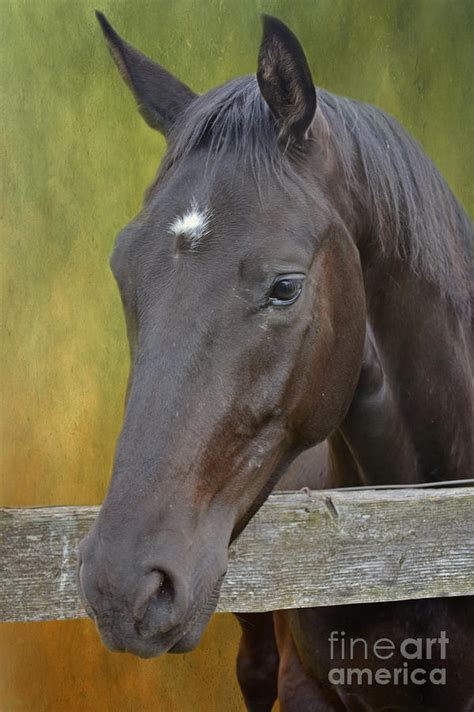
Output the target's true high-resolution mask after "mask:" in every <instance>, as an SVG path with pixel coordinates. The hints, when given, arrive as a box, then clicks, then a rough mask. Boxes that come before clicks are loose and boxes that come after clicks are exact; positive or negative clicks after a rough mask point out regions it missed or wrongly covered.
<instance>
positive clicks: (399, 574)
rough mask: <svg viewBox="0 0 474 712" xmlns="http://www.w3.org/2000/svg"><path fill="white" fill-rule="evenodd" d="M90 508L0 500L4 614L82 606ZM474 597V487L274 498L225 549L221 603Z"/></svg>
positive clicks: (46, 616) (237, 606)
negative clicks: (79, 559) (80, 580)
mask: <svg viewBox="0 0 474 712" xmlns="http://www.w3.org/2000/svg"><path fill="white" fill-rule="evenodd" d="M97 511H98V507H46V508H36V509H0V572H1V574H0V620H2V621H40V620H53V619H56V620H57V619H66V618H79V617H81V616H84V615H85V613H84V611H83V610H82V607H81V604H80V602H79V599H78V596H77V590H76V552H77V544H78V541H79V540H80V539H81V538H82V537H83V536H84V535H85V534H86V532H87V531H88V529H89V527H90V526H91V524H92V522H93V521H94V518H95V517H96V515H97ZM458 595H461V596H465V595H474V487H465V488H449V489H398V490H367V491H350V490H346V491H344V490H325V491H318V492H315V491H312V492H303V491H301V492H283V493H275V494H273V495H271V496H270V498H269V499H268V501H267V502H266V503H265V505H264V506H263V507H262V509H261V510H260V511H259V512H258V513H257V514H256V515H255V517H254V518H253V519H252V520H251V522H250V523H249V525H248V526H247V528H246V529H245V531H244V532H243V533H242V534H241V535H240V537H239V538H238V539H237V540H236V541H235V542H234V544H233V545H232V546H231V548H230V551H229V567H228V572H227V575H226V577H225V579H224V583H223V586H222V591H221V596H220V601H219V606H218V610H220V611H268V610H275V609H278V608H302V607H308V606H325V605H330V604H331V605H332V604H341V603H367V602H376V601H398V600H403V599H408V598H411V599H413V598H432V597H439V596H458Z"/></svg>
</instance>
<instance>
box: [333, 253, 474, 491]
mask: <svg viewBox="0 0 474 712" xmlns="http://www.w3.org/2000/svg"><path fill="white" fill-rule="evenodd" d="M363 269H364V265H363ZM364 272H365V275H364V276H365V283H366V291H367V301H368V332H367V339H366V347H365V355H364V365H363V368H362V372H361V376H360V380H359V384H358V386H357V389H356V393H355V396H354V399H353V402H352V405H351V407H350V410H349V412H348V414H347V417H346V418H345V420H344V422H343V423H342V425H341V427H340V429H339V431H338V432H337V434H335V436H333V437H332V438H331V461H332V469H333V472H334V475H333V476H334V479H335V481H336V482H337V484H338V485H343V484H346V485H347V484H349V483H350V484H354V481H355V480H357V481H358V482H359V483H367V484H385V483H394V482H400V483H409V482H420V481H421V482H423V481H432V480H444V479H457V478H466V477H470V476H471V475H472V471H473V466H474V463H473V392H472V368H471V363H470V350H471V344H470V343H469V340H470V338H471V337H470V330H469V324H468V323H466V321H463V319H462V317H460V316H458V315H457V314H456V313H455V310H454V309H453V308H452V306H451V305H450V304H449V303H448V302H447V301H446V300H445V299H444V298H443V297H442V296H441V295H440V294H439V293H438V292H437V290H436V289H435V288H434V287H432V286H430V285H429V284H427V283H426V282H425V281H424V280H422V279H419V278H415V277H414V275H413V274H412V273H408V272H404V270H403V266H402V267H401V268H400V269H399V270H398V272H396V275H395V276H394V277H389V278H388V279H387V278H386V276H384V275H382V272H381V273H380V274H376V273H374V272H373V271H372V269H371V271H370V273H369V271H368V269H365V270H364ZM392 275H393V272H392Z"/></svg>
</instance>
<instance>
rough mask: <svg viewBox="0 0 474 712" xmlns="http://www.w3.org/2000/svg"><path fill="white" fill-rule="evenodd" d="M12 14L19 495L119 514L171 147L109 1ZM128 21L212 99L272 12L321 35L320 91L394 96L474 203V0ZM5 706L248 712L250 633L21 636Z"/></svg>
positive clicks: (169, 9)
mask: <svg viewBox="0 0 474 712" xmlns="http://www.w3.org/2000/svg"><path fill="white" fill-rule="evenodd" d="M98 2H100V0H94V2H92V0H76V1H75V2H73V3H72V2H66V1H65V0H41V2H35V3H33V2H31V0H30V1H29V2H25V1H24V0H2V2H1V3H0V28H1V30H0V32H1V49H0V52H1V61H0V73H1V75H0V85H1V99H0V111H1V116H0V126H1V166H2V168H1V180H2V188H1V196H2V203H1V208H2V209H1V231H2V235H1V253H2V262H3V272H2V325H3V336H2V342H1V346H2V354H1V379H2V396H1V398H2V416H3V417H2V480H1V504H2V505H7V506H35V505H52V504H89V503H91V504H92V503H93V504H96V503H99V502H100V501H101V500H102V498H103V496H104V493H105V488H106V485H107V482H108V479H109V476H110V470H111V463H112V457H113V449H114V441H115V438H116V436H117V433H118V430H119V428H120V422H121V417H122V405H123V395H124V388H125V382H126V376H127V370H128V349H127V345H126V338H125V330H124V323H123V317H122V312H121V305H120V300H119V296H118V292H117V290H116V287H115V284H114V282H113V279H112V276H111V273H110V271H109V269H108V256H109V254H110V251H111V248H112V245H113V242H114V236H115V234H116V233H117V231H118V230H119V229H120V228H121V227H122V226H124V225H125V223H127V221H129V220H130V218H131V217H132V216H133V215H134V214H135V213H136V212H137V211H138V209H139V207H140V204H141V199H142V193H143V190H144V188H145V187H146V185H147V184H148V183H149V182H150V181H151V179H152V178H153V176H154V174H155V171H156V168H157V165H158V162H159V160H160V157H161V155H162V153H163V149H164V141H163V139H162V138H161V136H159V135H158V134H156V133H154V132H153V131H152V130H151V129H149V128H148V127H147V126H146V125H145V124H144V123H143V121H142V120H141V118H140V116H139V115H138V113H137V112H136V110H135V106H134V101H133V99H132V97H131V95H130V94H129V93H128V91H127V89H126V87H125V85H123V83H122V81H121V79H120V78H119V75H118V73H117V71H116V69H115V67H114V66H113V63H112V60H111V59H110V57H109V55H108V52H107V50H106V47H105V44H104V41H103V39H102V36H101V33H100V31H99V28H98V25H97V23H96V21H95V18H94V13H93V10H94V8H95V7H96V6H97V3H98ZM99 9H101V10H103V11H104V12H105V13H106V14H107V16H108V18H109V20H110V21H111V22H112V23H113V24H114V25H115V27H116V28H117V30H118V31H119V32H120V33H121V34H122V35H123V36H125V37H126V38H127V39H128V40H129V41H130V42H132V43H133V44H135V45H136V46H139V47H140V48H141V49H142V50H143V51H144V52H146V53H147V54H149V55H151V56H152V57H153V58H155V59H157V60H158V61H160V62H162V63H163V64H164V65H165V66H166V67H167V68H168V69H170V70H171V71H173V72H175V73H177V74H179V76H180V77H182V78H183V79H184V80H185V81H186V82H187V83H188V84H190V85H191V86H192V87H193V88H194V89H196V90H197V91H205V90H206V89H208V88H210V87H212V86H214V85H216V84H218V83H221V82H224V81H225V80H227V79H229V78H231V77H234V76H237V75H240V74H244V73H249V72H253V71H255V66H256V56H257V51H258V44H259V38H260V21H259V14H260V13H261V12H267V13H270V14H274V15H277V16H279V17H280V18H281V19H283V20H284V21H286V22H287V23H288V24H289V25H290V26H291V27H292V28H293V30H294V31H295V32H296V33H297V35H298V36H299V38H300V39H301V41H302V43H303V45H304V47H305V49H306V52H307V56H308V59H309V61H310V64H311V67H312V70H313V76H314V79H315V82H316V83H317V84H319V85H320V86H323V87H325V88H327V89H329V90H331V91H334V92H336V93H340V94H344V95H348V96H352V97H356V98H359V99H362V100H364V101H368V102H372V103H375V104H377V105H379V106H381V107H383V108H384V109H386V110H388V111H389V112H391V113H393V114H394V115H395V116H396V117H398V118H399V119H400V120H401V122H402V123H403V124H404V125H405V126H406V127H407V128H408V129H409V130H410V131H411V132H412V133H413V134H414V135H415V136H416V137H417V138H418V139H419V140H420V141H421V142H422V144H423V145H424V147H425V149H426V151H427V152H428V154H429V155H430V156H431V157H432V158H433V159H434V160H435V161H436V163H437V165H438V166H439V168H440V169H441V172H442V173H443V174H444V176H445V177H446V178H447V180H448V182H449V183H450V184H451V186H452V188H453V189H454V192H455V193H456V194H457V196H458V197H459V198H460V199H461V200H462V201H463V203H464V205H465V207H466V208H467V209H468V210H472V207H473V204H474V195H473V188H472V168H473V150H474V149H473V146H474V141H473V140H472V139H473V136H472V126H473V125H474V115H473V114H474V102H473V88H474V84H473V81H472V67H473V66H474V49H473V47H474V42H473V27H474V4H473V3H472V1H471V0H357V1H356V0H291V1H290V0H286V1H285V0H273V1H272V0H268V1H261V2H258V1H257V0H226V1H224V0H174V1H173V2H171V1H170V0H168V1H166V2H165V1H164V0H153V1H152V0H135V1H134V2H129V1H128V2H127V1H125V0H111V1H110V2H105V0H103V1H102V2H100V4H99ZM0 634H1V647H0V654H1V661H0V669H1V673H0V708H1V710H2V712H13V711H15V712H16V711H18V712H20V711H21V712H40V711H43V710H54V711H56V710H68V711H76V710H77V711H79V710H81V711H87V712H89V711H90V712H92V710H94V711H95V710H114V712H125V711H128V710H130V711H135V710H143V712H148V711H150V712H151V711H152V710H153V711H155V710H158V711H159V712H172V711H174V710H176V711H179V712H213V711H215V712H218V711H219V712H222V711H225V712H227V711H233V710H242V709H243V705H242V702H241V698H240V694H239V691H238V689H237V685H236V682H235V679H234V670H233V669H234V658H235V651H236V645H237V640H238V627H237V625H236V623H235V622H234V620H233V618H232V617H231V616H223V615H220V616H215V617H214V619H213V621H212V623H211V626H210V627H209V629H208V631H207V632H206V635H205V637H204V640H203V643H202V644H201V646H200V647H199V649H198V650H197V651H196V652H194V653H192V654H189V655H187V656H166V657H165V658H162V659H160V660H155V661H141V660H138V659H134V658H132V657H131V656H123V655H122V656H117V655H113V654H111V653H109V652H107V651H106V650H105V649H104V648H103V647H102V646H101V645H100V643H99V641H98V638H97V636H96V634H95V631H94V628H93V626H92V624H91V623H90V622H89V621H85V620H84V621H73V622H64V623H58V622H52V623H41V624H21V625H5V624H4V625H3V626H2V627H1V629H0Z"/></svg>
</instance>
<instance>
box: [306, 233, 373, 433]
mask: <svg viewBox="0 0 474 712" xmlns="http://www.w3.org/2000/svg"><path fill="white" fill-rule="evenodd" d="M314 281H315V283H316V284H317V285H318V289H317V298H316V303H315V305H314V319H313V327H312V329H311V334H310V336H309V338H308V339H307V342H308V343H307V349H308V350H309V352H310V353H308V355H307V363H308V364H309V368H305V372H306V378H305V381H306V382H305V384H304V391H305V393H306V397H305V403H306V406H305V407H304V411H305V412H304V415H303V420H302V426H303V428H302V430H303V432H302V435H303V437H304V439H305V440H306V441H309V442H311V443H313V444H316V443H318V442H321V441H322V440H324V439H325V438H326V437H328V435H329V434H330V433H331V432H333V431H334V430H335V429H336V428H337V427H338V426H339V425H340V424H341V422H342V421H343V419H344V417H345V415H346V413H347V410H348V408H349V406H350V403H351V400H352V397H353V395H354V390H355V387H356V385H357V380H358V377H359V373H360V368H361V364H362V354H363V347H364V339H365V329H366V303H365V291H364V283H363V278H362V271H361V266H360V260H359V253H358V251H357V249H356V247H355V246H354V244H353V243H352V241H351V240H350V238H349V236H346V235H341V236H340V237H339V239H335V240H333V241H332V242H331V243H326V245H325V246H324V247H323V248H322V250H321V254H320V255H319V256H318V259H317V264H316V270H315V274H314ZM308 392H309V393H311V398H309V399H308V398H307V394H308Z"/></svg>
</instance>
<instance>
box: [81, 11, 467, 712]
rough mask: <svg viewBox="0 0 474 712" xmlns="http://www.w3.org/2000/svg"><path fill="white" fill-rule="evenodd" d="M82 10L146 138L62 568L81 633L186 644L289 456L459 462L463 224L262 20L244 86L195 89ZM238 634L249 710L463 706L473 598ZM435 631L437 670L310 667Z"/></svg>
mask: <svg viewBox="0 0 474 712" xmlns="http://www.w3.org/2000/svg"><path fill="white" fill-rule="evenodd" d="M98 17H99V21H100V23H101V26H102V29H103V31H104V34H105V37H106V39H107V42H108V44H109V47H110V50H111V53H112V55H113V57H114V59H115V61H116V63H117V65H118V67H119V69H120V72H121V74H122V76H123V78H124V79H125V81H126V82H127V84H128V85H129V87H130V88H131V90H132V91H133V93H134V95H135V97H136V99H137V102H138V104H139V108H140V111H141V112H142V114H143V115H144V117H145V119H146V120H147V121H148V123H149V124H150V125H151V126H153V127H154V128H156V129H158V130H160V131H162V132H163V133H164V134H165V136H166V137H167V141H168V150H167V153H166V156H165V158H164V160H163V163H162V166H161V169H160V171H159V174H158V176H157V178H156V180H155V182H154V183H153V185H152V186H151V187H150V188H149V189H148V191H147V193H146V197H145V202H144V206H143V209H142V211H141V212H140V214H139V215H138V217H137V218H136V219H135V220H134V221H133V222H132V223H131V224H130V225H129V226H128V227H126V228H125V229H124V230H123V231H122V233H121V234H120V236H119V238H118V240H117V243H116V246H115V249H114V253H113V256H112V260H111V264H112V269H113V272H114V274H115V277H116V279H117V282H118V285H119V288H120V293H121V297H122V301H123V305H124V310H125V314H126V320H127V328H128V337H129V341H130V349H131V359H132V367H131V373H130V380H129V385H128V393H127V404H126V412H125V419H124V425H123V430H122V433H121V435H120V438H119V442H118V445H117V451H116V458H115V464H114V472H113V477H112V481H111V484H110V488H109V491H108V494H107V497H106V499H105V502H104V504H103V506H102V509H101V511H100V514H99V517H98V519H97V521H96V523H95V525H94V527H93V529H92V531H91V532H90V534H89V535H88V536H87V538H86V539H85V540H84V541H83V542H82V545H81V565H80V585H81V593H82V597H83V600H84V602H85V605H86V607H87V609H88V611H89V613H90V615H91V616H92V617H93V618H94V620H95V621H96V623H97V626H98V629H99V631H100V634H101V636H102V639H103V641H104V643H105V644H106V645H107V646H109V647H110V648H111V649H113V650H122V651H129V652H133V653H135V654H137V655H140V656H143V657H150V656H155V655H160V654H161V653H164V652H183V651H187V650H191V649H192V648H193V647H194V646H195V645H196V644H197V643H198V641H199V639H200V636H201V634H202V631H203V629H204V627H205V626H206V624H207V622H208V620H209V617H210V616H211V614H212V612H213V610H214V609H215V606H216V602H217V599H218V596H219V587H220V584H221V581H222V578H223V576H224V575H225V572H226V566H227V550H228V546H229V543H230V542H231V541H232V540H233V539H234V538H235V537H236V536H237V535H238V533H239V532H240V531H241V530H242V529H243V527H245V525H246V524H247V522H248V521H249V519H250V518H251V517H252V515H253V514H254V513H255V511H256V510H257V509H258V508H259V507H260V505H261V504H262V503H263V502H264V501H265V499H266V497H267V496H268V494H269V492H270V491H271V490H272V489H273V488H274V487H275V485H276V483H277V482H278V480H279V479H280V478H282V477H283V476H284V473H285V472H288V468H289V467H290V465H291V463H294V464H293V466H292V467H293V469H292V470H291V471H290V475H286V476H287V477H290V479H292V482H293V484H294V483H295V482H297V481H298V484H299V485H301V484H310V485H312V486H321V487H328V486H330V487H334V486H338V487H341V486H342V487H344V486H350V485H357V484H371V485H376V484H381V483H416V482H424V481H432V480H437V479H438V480H439V479H457V478H466V477H468V476H470V474H471V473H472V466H473V462H472V458H473V432H472V427H473V425H472V422H473V419H472V415H473V392H472V361H471V354H472V332H471V308H472V307H471V280H470V273H469V240H470V238H471V235H472V228H471V224H470V222H469V220H468V218H467V216H466V215H465V213H464V212H463V210H462V208H461V207H460V205H459V203H458V202H457V201H456V199H455V198H454V196H453V195H452V193H451V192H450V190H449V188H448V187H447V185H446V184H445V182H444V181H443V179H442V177H441V176H440V174H439V173H438V171H437V170H436V168H435V167H434V165H433V164H432V163H431V161H430V160H429V159H428V158H427V157H426V155H425V154H424V153H423V151H422V150H421V148H420V147H419V146H418V145H417V143H416V142H415V141H414V140H413V139H412V138H411V137H410V136H409V135H407V134H406V132H405V131H404V130H403V129H402V128H401V127H400V126H399V125H398V124H397V122H396V121H395V120H394V119H393V118H391V117H390V116H387V115H386V114H385V113H384V112H382V111H380V110H379V109H376V108H374V107H372V106H368V105H365V104H360V103H358V102H356V101H351V100H349V99H344V98H340V97H337V96H334V95H332V94H330V93H327V92H325V91H322V90H319V89H318V90H315V88H314V85H313V81H312V78H311V74H310V70H309V67H308V64H307V62H306V59H305V56H304V53H303V50H302V48H301V47H300V45H299V43H298V41H297V39H296V38H295V36H294V35H293V34H292V33H291V32H290V31H289V30H288V28H286V27H285V26H284V25H283V24H282V23H281V22H279V21H278V20H275V19H272V18H268V17H266V18H265V19H264V34H263V40H262V44H261V48H260V53H259V59H258V71H257V76H256V77H254V76H250V77H244V78H241V79H236V80H233V81H231V82H229V83H227V84H225V85H224V86H222V87H219V88H217V89H214V90H211V91H210V92H208V93H207V94H204V95H202V96H198V95H196V94H195V93H194V92H193V91H192V90H191V89H189V88H188V87H187V86H185V85H184V84H182V83H181V82H180V81H179V80H178V79H176V78H174V77H173V76H171V75H170V74H169V73H168V72H166V71H165V70H164V69H163V68H162V67H161V66H160V65H158V64H155V63H154V62H152V61H150V60H149V59H147V58H146V57H144V56H143V55H142V54H141V53H139V52H138V51H137V50H135V49H133V48H132V47H131V46H130V45H128V44H127V43H125V42H124V41H123V40H122V39H121V38H120V37H119V36H118V35H117V34H116V32H115V31H114V30H113V29H112V27H111V26H110V25H109V24H108V22H107V21H106V19H105V18H104V17H103V16H102V15H100V14H99V16H98ZM318 443H323V444H322V445H320V446H319V448H320V449H319V451H318V452H317V453H316V454H315V451H314V450H311V448H314V446H316V445H318ZM302 453H303V454H302ZM300 457H303V458H304V462H303V464H302V461H301V460H300V459H298V458H300ZM314 458H318V461H319V462H320V465H319V466H318V467H319V469H317V471H316V469H315V466H313V465H312V463H313V462H315V460H314ZM308 463H309V464H308ZM305 468H309V470H308V469H305ZM308 471H309V472H310V473H312V474H311V477H308V475H307V472H308ZM319 475H320V476H321V479H320V480H319V479H318V478H319ZM310 480H311V481H310ZM282 482H284V480H282ZM286 484H288V480H287V481H286ZM308 566H311V562H308ZM276 585H277V583H276ZM243 625H244V629H245V632H244V636H243V640H242V645H241V650H240V655H239V665H238V669H239V678H240V681H241V685H242V688H243V690H244V694H245V698H246V701H247V705H248V708H249V709H250V710H254V711H257V710H270V709H271V706H272V704H273V701H274V699H275V697H276V695H277V693H278V695H279V698H280V703H281V707H282V709H283V710H284V711H285V712H288V711H290V710H295V711H298V712H301V711H305V710H381V709H384V710H388V709H392V710H394V709H399V710H453V711H461V710H466V711H467V710H469V712H471V710H472V695H473V694H474V681H473V680H474V676H473V675H472V669H470V664H471V657H472V647H473V643H474V637H473V628H474V615H473V606H472V599H438V600H425V601H419V602H402V603H393V604H370V605H357V606H339V607H328V608H319V609H307V610H293V611H281V612H278V613H275V614H273V616H272V614H268V615H263V616H257V617H252V616H250V617H249V618H247V622H245V621H243ZM443 631H444V632H446V635H447V636H448V638H449V649H448V654H447V657H446V656H443V649H442V646H441V645H437V646H435V650H434V652H433V651H432V654H431V655H430V656H426V658H427V659H426V660H423V665H424V668H425V675H428V674H430V673H431V672H432V671H433V670H435V671H436V669H439V668H441V667H444V668H445V669H446V670H445V671H446V677H447V679H446V681H445V683H444V684H438V683H437V682H436V680H435V681H433V680H431V679H430V680H428V679H424V680H423V681H422V682H421V683H420V681H419V680H418V681H417V680H415V679H412V678H410V679H409V680H408V681H407V682H406V684H405V682H404V681H403V680H402V681H395V680H394V679H390V680H389V681H387V680H385V682H383V681H382V682H380V683H378V682H377V683H374V684H370V683H368V682H367V681H363V680H358V679H355V680H354V679H350V680H349V678H347V679H346V680H345V681H344V680H340V679H339V680H335V679H334V677H333V675H332V671H333V668H338V669H339V668H341V669H342V670H343V671H344V669H345V668H347V667H348V666H350V667H351V668H359V669H368V670H369V671H370V670H374V669H376V668H378V667H380V664H381V661H382V664H383V659H382V657H381V656H379V655H377V653H374V647H373V646H374V644H375V643H376V641H378V640H379V639H381V638H384V639H390V641H392V644H393V646H394V649H395V652H392V657H391V660H390V667H391V668H394V667H396V668H400V669H401V670H402V672H403V670H405V672H407V671H408V672H410V674H411V672H412V670H411V668H410V669H408V663H407V660H406V656H403V655H402V653H401V648H400V645H401V643H402V642H403V640H406V639H407V638H415V639H416V638H420V639H421V638H423V639H425V638H431V639H433V640H434V639H436V640H442V639H443ZM343 634H345V635H346V636H347V638H349V637H352V638H361V639H363V642H364V645H365V646H367V648H368V650H369V651H370V652H369V653H368V654H367V653H366V652H365V647H364V645H358V646H356V654H355V656H354V657H353V659H352V660H349V661H348V660H347V658H346V657H345V656H344V655H343V653H342V651H341V646H340V645H339V646H338V645H335V646H334V650H333V649H332V647H331V646H332V643H334V641H336V640H339V641H340V637H341V636H342V635H343ZM338 636H339V638H338ZM331 641H332V642H331ZM445 657H446V659H445ZM416 662H419V661H415V663H416ZM410 665H412V661H411V662H410ZM387 667H388V666H387ZM408 672H407V674H408ZM417 674H418V673H417ZM438 682H439V681H438ZM469 705H471V707H470V706H469Z"/></svg>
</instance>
